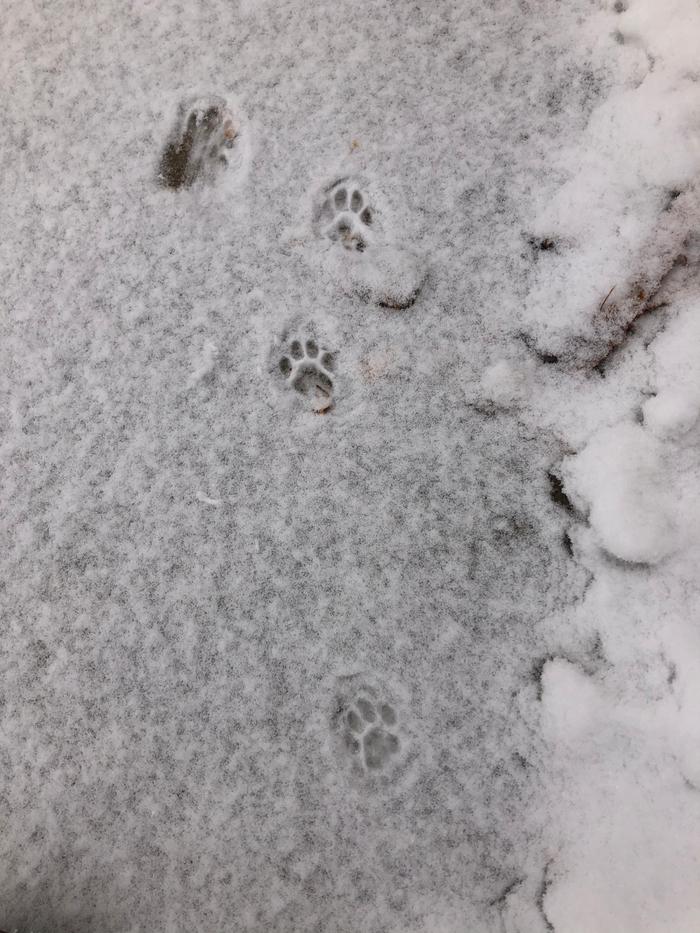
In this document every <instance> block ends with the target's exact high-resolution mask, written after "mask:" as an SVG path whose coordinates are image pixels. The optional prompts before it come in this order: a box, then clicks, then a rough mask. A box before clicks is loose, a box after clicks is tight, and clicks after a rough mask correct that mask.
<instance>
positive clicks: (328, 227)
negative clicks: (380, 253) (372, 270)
mask: <svg viewBox="0 0 700 933" xmlns="http://www.w3.org/2000/svg"><path fill="white" fill-rule="evenodd" d="M318 219H319V222H320V228H321V232H322V233H323V235H324V236H327V237H328V238H329V239H331V240H334V241H335V242H338V243H342V244H343V246H344V247H345V249H349V250H357V251H358V252H360V253H361V252H364V250H365V249H366V248H367V244H368V242H369V239H370V235H371V231H370V228H371V226H372V221H373V211H372V208H371V207H370V206H369V204H368V203H367V198H366V197H365V196H364V194H363V193H362V191H361V190H360V189H359V187H357V185H355V184H353V183H351V182H349V181H348V180H347V179H340V180H339V181H336V182H334V183H333V185H331V187H330V188H329V189H327V191H326V198H325V200H324V201H323V203H322V204H321V206H320V208H319V211H318Z"/></svg>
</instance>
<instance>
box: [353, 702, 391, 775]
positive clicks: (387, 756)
mask: <svg viewBox="0 0 700 933" xmlns="http://www.w3.org/2000/svg"><path fill="white" fill-rule="evenodd" d="M397 718H398V717H397V715H396V710H395V709H394V707H393V706H392V705H391V704H390V703H387V702H384V701H377V700H376V698H371V697H370V696H369V695H368V694H367V693H364V692H363V693H360V694H358V695H357V696H356V697H355V699H354V701H353V702H352V703H351V704H349V705H348V707H347V709H345V710H344V714H343V740H344V742H345V745H346V747H347V749H348V751H349V752H350V754H351V755H352V756H353V758H354V759H355V760H356V761H357V763H358V764H359V765H360V767H361V768H362V770H363V771H366V772H374V773H377V772H382V771H385V770H386V769H387V768H388V767H389V766H390V764H391V762H392V759H393V758H394V756H395V755H396V754H397V753H398V752H399V750H400V748H401V742H400V740H399V737H398V735H397V731H398V730H397Z"/></svg>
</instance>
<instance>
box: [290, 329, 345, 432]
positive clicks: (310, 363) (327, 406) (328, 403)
mask: <svg viewBox="0 0 700 933" xmlns="http://www.w3.org/2000/svg"><path fill="white" fill-rule="evenodd" d="M334 366H335V359H334V355H333V354H332V353H330V352H329V351H328V350H323V349H320V348H319V345H318V343H317V342H316V341H315V340H314V339H313V338H309V339H308V340H305V341H304V342H303V343H302V341H301V340H296V339H295V340H292V341H291V343H290V344H289V351H288V353H287V354H286V355H285V356H283V357H282V358H281V359H280V361H279V369H280V372H281V373H282V376H283V377H284V378H285V380H286V381H287V384H288V385H289V386H291V388H292V389H294V390H295V391H296V392H299V393H300V394H301V395H306V396H311V397H312V398H313V399H314V402H313V410H314V411H315V412H316V413H317V414H319V415H320V414H325V413H326V412H327V411H330V410H331V408H332V407H333V379H332V378H331V374H332V372H333V369H334Z"/></svg>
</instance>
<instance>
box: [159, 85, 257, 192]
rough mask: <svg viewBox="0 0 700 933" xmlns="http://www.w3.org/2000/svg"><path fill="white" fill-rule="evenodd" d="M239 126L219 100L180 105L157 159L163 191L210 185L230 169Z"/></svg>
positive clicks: (198, 100) (210, 99)
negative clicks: (158, 159) (173, 124)
mask: <svg viewBox="0 0 700 933" xmlns="http://www.w3.org/2000/svg"><path fill="white" fill-rule="evenodd" d="M239 133H240V126H239V125H238V124H237V122H236V120H235V119H234V116H233V114H232V112H231V111H230V110H229V108H228V106H227V104H226V101H225V100H224V99H223V98H222V97H210V98H195V99H189V100H186V101H183V102H182V103H181V104H180V106H179V108H178V117H177V120H176V124H175V127H174V128H173V130H172V132H171V134H170V138H169V139H168V141H167V143H166V145H165V147H164V149H163V152H162V155H161V158H160V165H159V171H158V179H159V181H160V183H161V184H162V185H163V187H165V188H171V189H173V190H178V189H180V188H191V187H192V186H193V185H194V184H195V183H196V182H202V183H204V184H208V185H213V184H215V183H216V181H217V180H218V178H219V177H220V176H221V175H222V173H223V172H225V171H226V170H228V169H229V168H230V162H231V155H232V151H233V150H234V149H235V147H236V146H238V145H239V144H240V143H239Z"/></svg>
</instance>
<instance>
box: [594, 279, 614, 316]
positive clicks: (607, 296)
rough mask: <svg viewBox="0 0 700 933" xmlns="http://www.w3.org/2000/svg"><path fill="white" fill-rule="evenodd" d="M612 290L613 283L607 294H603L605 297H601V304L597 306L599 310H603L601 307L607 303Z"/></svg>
mask: <svg viewBox="0 0 700 933" xmlns="http://www.w3.org/2000/svg"><path fill="white" fill-rule="evenodd" d="M614 291H615V286H614V285H613V287H612V288H611V289H610V291H609V292H608V294H607V295H606V296H605V298H603V301H602V302H601V305H600V307H599V308H598V310H599V311H602V310H603V308H604V307H605V306H606V304H607V303H608V298H609V297H610V296H611V295H612V293H613V292H614Z"/></svg>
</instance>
